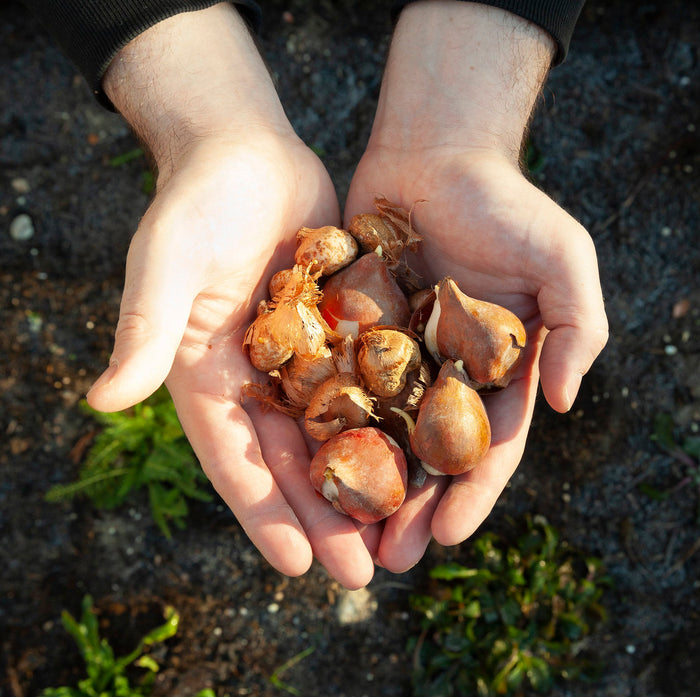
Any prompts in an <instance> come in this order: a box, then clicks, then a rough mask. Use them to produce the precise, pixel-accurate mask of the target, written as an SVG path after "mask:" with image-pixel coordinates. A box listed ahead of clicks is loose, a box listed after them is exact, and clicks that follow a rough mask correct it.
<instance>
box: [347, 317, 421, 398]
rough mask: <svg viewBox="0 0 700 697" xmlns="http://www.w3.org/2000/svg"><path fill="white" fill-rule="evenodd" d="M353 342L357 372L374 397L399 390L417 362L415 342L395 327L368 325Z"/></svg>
mask: <svg viewBox="0 0 700 697" xmlns="http://www.w3.org/2000/svg"><path fill="white" fill-rule="evenodd" d="M357 344H358V349H357V363H358V366H359V369H360V375H361V376H362V380H363V382H364V384H365V386H366V387H367V389H369V391H370V392H372V393H373V394H375V395H377V396H378V397H394V396H395V395H397V394H399V392H401V391H402V390H403V388H404V387H405V385H406V377H407V375H408V374H409V373H410V372H412V371H414V370H416V369H417V368H419V367H420V365H421V353H420V347H419V346H418V342H417V341H415V339H412V338H411V337H410V336H408V335H407V334H405V333H404V332H401V331H398V330H396V329H376V328H375V329H370V330H369V331H366V332H364V333H363V334H361V335H360V337H359V338H358V341H357Z"/></svg>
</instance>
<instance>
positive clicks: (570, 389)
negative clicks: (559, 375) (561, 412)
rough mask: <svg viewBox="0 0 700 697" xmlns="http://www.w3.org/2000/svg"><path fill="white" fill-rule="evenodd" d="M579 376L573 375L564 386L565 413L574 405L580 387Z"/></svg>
mask: <svg viewBox="0 0 700 697" xmlns="http://www.w3.org/2000/svg"><path fill="white" fill-rule="evenodd" d="M581 377H582V376H581V375H574V376H573V377H572V378H571V379H570V380H569V382H568V383H567V384H566V388H565V389H564V396H565V398H566V411H569V410H570V409H571V407H572V406H573V405H574V400H575V399H576V395H577V394H578V390H579V387H581Z"/></svg>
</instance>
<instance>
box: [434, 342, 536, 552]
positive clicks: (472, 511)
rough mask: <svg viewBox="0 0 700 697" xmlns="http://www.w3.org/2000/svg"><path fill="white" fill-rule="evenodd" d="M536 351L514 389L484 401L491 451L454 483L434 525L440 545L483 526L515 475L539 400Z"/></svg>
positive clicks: (458, 541)
mask: <svg viewBox="0 0 700 697" xmlns="http://www.w3.org/2000/svg"><path fill="white" fill-rule="evenodd" d="M537 357H538V354H537V351H536V350H534V348H533V350H532V352H531V354H530V356H529V357H528V359H527V363H526V364H525V365H524V366H522V368H521V370H520V371H519V374H518V376H517V377H516V378H515V379H514V380H513V381H512V382H511V383H510V385H509V386H508V387H507V388H506V389H504V390H503V391H502V392H499V393H497V394H494V395H490V396H488V397H487V398H486V399H485V402H486V406H487V411H488V414H489V420H490V421H491V447H490V449H489V451H488V453H487V454H486V457H485V458H484V459H483V460H482V461H481V462H480V463H479V464H478V465H477V466H476V467H475V468H474V469H473V470H471V471H469V472H467V473H466V474H462V475H459V476H457V477H453V478H452V481H451V482H450V484H449V486H448V488H447V491H446V492H445V494H444V496H443V497H442V498H441V499H440V503H439V504H438V507H437V510H436V511H435V515H434V516H433V521H432V532H433V537H434V538H435V539H436V540H437V542H439V543H440V544H442V545H446V546H449V545H455V544H459V543H460V542H463V541H464V540H466V539H467V538H468V537H469V536H470V535H472V534H473V533H474V532H475V531H476V529H477V528H478V527H479V526H480V525H481V523H483V521H484V520H485V519H486V517H487V516H488V514H489V513H490V512H491V510H492V509H493V507H494V505H495V504H496V501H497V500H498V497H499V496H500V495H501V492H502V491H503V489H504V488H505V486H506V484H507V483H508V481H509V480H510V478H511V477H512V475H513V472H515V470H516V468H517V466H518V463H519V462H520V459H521V458H522V455H523V451H524V450H525V443H526V440H527V434H528V430H529V427H530V422H531V420H532V412H533V410H534V406H535V397H536V395H537V378H538V375H537V369H536V360H537Z"/></svg>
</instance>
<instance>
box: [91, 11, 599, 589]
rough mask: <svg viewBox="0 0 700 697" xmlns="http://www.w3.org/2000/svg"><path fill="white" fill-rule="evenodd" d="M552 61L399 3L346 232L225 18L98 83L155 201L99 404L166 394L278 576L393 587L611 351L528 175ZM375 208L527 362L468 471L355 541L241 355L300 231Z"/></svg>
mask: <svg viewBox="0 0 700 697" xmlns="http://www.w3.org/2000/svg"><path fill="white" fill-rule="evenodd" d="M553 55H554V45H553V42H552V40H551V39H550V38H549V36H548V35H546V34H545V33H544V32H542V31H541V30H540V29H538V28H536V27H534V26H532V25H530V24H529V23H527V22H525V21H524V20H521V19H520V18H518V17H515V16H513V15H510V14H508V13H506V12H503V11H501V10H496V9H494V8H489V7H486V6H484V5H480V4H474V3H469V2H454V1H453V0H430V1H429V2H416V3H413V4H411V5H409V6H408V7H407V8H406V9H404V11H403V12H402V14H401V16H400V18H399V21H398V23H397V26H396V28H395V33H394V36H393V40H392V44H391V48H390V52H389V56H388V60H387V65H386V68H385V73H384V76H383V81H382V88H381V94H380V97H379V103H378V109H377V115H376V118H375V122H374V125H373V129H372V133H371V137H370V140H369V143H368V146H367V149H366V151H365V153H364V155H363V156H362V158H361V160H360V162H359V163H358V166H357V169H356V172H355V174H354V177H353V179H352V183H351V185H350V189H349V192H348V195H347V200H346V205H345V210H344V212H343V215H342V218H341V214H340V210H339V206H338V202H337V197H336V193H335V191H334V188H333V184H332V182H331V179H330V177H329V175H328V173H327V172H326V170H325V168H324V167H323V165H322V163H321V162H320V160H319V159H318V157H317V156H316V155H315V154H314V153H313V152H312V150H311V149H309V148H308V147H307V146H306V145H305V144H304V143H303V142H302V141H301V140H300V139H299V138H298V136H297V135H296V134H295V133H294V131H293V129H292V127H291V125H290V124H289V122H288V120H287V118H286V116H285V114H284V110H283V108H282V106H281V104H280V102H279V100H278V98H277V94H276V91H275V88H274V85H273V83H272V81H271V79H270V77H269V75H268V72H267V70H266V68H265V65H264V62H263V60H262V59H261V57H260V55H259V53H258V50H257V48H256V46H255V42H254V40H253V39H252V38H251V36H250V35H249V32H248V30H247V28H246V26H245V24H244V22H243V21H242V19H241V18H240V16H239V15H238V14H237V12H236V10H235V9H234V8H233V6H231V5H229V4H226V3H224V4H221V5H215V6H213V7H211V8H208V9H206V10H201V11H198V12H189V13H183V14H181V15H177V16H175V17H172V18H170V19H167V20H164V21H162V22H160V23H159V24H157V25H155V26H154V27H151V28H150V29H148V30H147V31H145V32H144V33H143V34H141V35H140V36H139V37H137V38H136V39H135V40H133V41H132V42H131V43H130V44H128V45H127V46H126V47H125V48H124V49H122V51H121V52H120V53H119V54H118V55H117V56H116V57H115V59H114V60H113V61H112V63H111V65H110V67H109V69H108V71H107V74H106V76H105V80H104V89H105V92H106V94H107V95H108V97H109V98H110V99H111V100H112V102H113V104H114V105H115V107H116V108H117V109H118V110H119V111H120V112H121V113H122V115H123V116H124V117H125V118H126V120H127V121H128V122H129V123H130V124H131V126H132V127H133V128H134V130H135V132H136V133H137V135H138V136H139V137H140V138H141V139H142V141H143V142H144V143H145V144H146V146H147V147H148V148H149V150H150V151H151V153H152V156H153V159H154V162H155V164H156V166H157V171H158V175H157V189H156V195H155V197H154V199H153V201H152V203H151V205H150V206H149V208H148V210H147V211H146V213H145V215H144V216H143V218H142V220H141V222H140V224H139V226H138V229H137V231H136V233H135V235H134V237H133V240H132V242H131V246H130V249H129V252H128V256H127V265H126V279H125V286H124V292H123V297H122V304H121V311H120V318H119V323H118V326H117V328H116V334H115V345H114V351H113V355H112V359H111V361H110V366H109V368H108V369H107V370H106V371H105V373H104V374H103V375H102V376H101V377H100V378H99V379H98V380H97V382H96V383H95V385H94V386H93V388H92V389H91V391H90V392H89V394H88V401H89V403H90V404H91V405H92V406H93V407H95V408H97V409H100V410H105V411H114V410H120V409H124V408H127V407H129V406H130V405H133V404H135V403H137V402H139V401H141V400H143V399H145V398H146V397H147V396H148V395H149V394H151V393H152V392H153V391H154V390H155V389H157V388H158V387H159V385H160V384H162V383H163V381H165V384H166V385H167V387H168V390H169V391H170V393H171V395H172V398H173V401H174V403H175V406H176V408H177V412H178V415H179V418H180V421H181V423H182V426H183V428H184V430H185V433H186V434H187V437H188V438H189V440H190V442H191V444H192V447H193V448H194V451H195V453H196V455H197V457H198V458H199V461H200V463H201V465H202V468H203V469H204V471H205V473H206V474H207V476H208V477H209V479H210V480H211V482H212V484H213V486H214V487H215V489H216V490H217V491H218V493H219V494H220V496H221V497H222V498H223V500H224V501H225V502H226V503H227V505H228V506H229V507H230V508H231V510H232V511H233V513H234V514H235V515H236V517H237V519H238V520H239V522H240V524H241V525H242V527H243V528H244V530H245V531H246V533H247V534H248V536H249V537H250V539H251V540H252V541H253V543H254V544H255V545H256V546H257V548H258V549H259V550H260V552H261V553H262V554H263V555H264V556H265V558H266V559H267V560H268V561H269V562H270V564H272V566H274V567H275V568H276V569H277V570H279V571H280V572H282V573H284V574H287V575H291V576H294V575H299V574H302V573H304V572H305V571H306V570H307V569H308V568H309V566H310V564H311V563H312V560H313V558H314V557H315V558H316V559H318V561H319V562H320V563H321V564H322V565H323V566H324V567H325V568H326V569H327V571H328V573H329V574H330V575H331V576H333V577H334V578H335V579H337V580H338V581H339V582H340V583H341V584H343V585H345V586H346V587H348V588H358V587H361V586H364V585H366V584H367V583H368V582H369V581H370V580H371V578H372V576H373V573H374V569H375V564H377V565H380V566H383V567H385V568H387V569H388V570H390V571H392V572H397V573H398V572H402V571H405V570H407V569H409V568H410V567H411V566H413V565H414V564H415V563H417V562H418V561H419V560H420V559H421V557H422V556H423V554H424V552H425V549H426V547H427V545H428V543H429V542H430V540H431V538H434V539H435V540H436V541H437V542H438V543H440V544H443V545H453V544H457V543H460V542H462V541H463V540H465V539H466V538H468V537H469V536H470V535H471V534H472V533H473V532H474V531H475V530H476V528H477V527H478V526H479V525H480V524H481V523H482V521H483V520H484V519H485V518H486V516H487V515H488V513H489V512H490V510H491V509H492V507H493V505H494V504H495V502H496V500H497V498H498V496H499V495H500V493H501V491H502V490H503V488H504V487H505V485H506V484H507V482H508V480H509V478H510V477H511V475H512V474H513V472H514V470H515V468H516V467H517V465H518V463H519V461H520V459H521V457H522V454H523V450H524V447H525V441H526V437H527V432H528V428H529V425H530V421H531V417H532V412H533V408H534V405H535V399H536V394H537V390H538V384H539V383H540V382H541V386H542V391H543V393H544V396H545V398H546V401H547V402H548V403H549V404H550V405H551V407H552V408H554V409H555V410H557V411H561V412H564V411H566V410H568V409H569V408H570V407H571V405H572V402H573V400H574V398H575V396H576V393H577V390H578V386H579V383H580V380H581V377H582V376H583V375H584V374H585V373H586V372H587V370H588V369H589V367H590V365H591V363H592V362H593V360H594V359H595V357H596V356H597V355H598V353H599V352H600V350H601V349H602V347H603V346H604V344H605V342H606V339H607V322H606V318H605V313H604V308H603V301H602V294H601V289H600V283H599V278H598V269H597V262H596V256H595V251H594V247H593V244H592V241H591V239H590V237H589V235H588V233H587V232H586V231H585V230H584V229H583V228H582V227H581V226H580V225H579V224H578V223H577V222H576V221H575V220H574V219H573V218H571V217H570V216H569V215H568V214H567V213H566V212H564V211H563V210H562V209H561V208H560V207H559V206H557V205H556V204H555V203H554V202H553V201H552V200H551V199H549V198H548V197H547V196H546V195H544V194H543V193H542V192H541V191H540V190H538V189H537V188H536V187H534V186H533V185H532V184H531V183H530V182H529V181H528V180H527V179H526V177H525V176H523V174H522V173H521V171H520V168H519V162H518V155H519V151H520V147H521V142H522V139H523V133H524V131H525V128H526V126H527V122H528V119H529V117H530V112H531V110H532V108H533V104H534V102H535V100H536V98H537V95H538V93H539V90H540V88H541V85H542V83H543V81H544V79H545V76H546V74H547V70H548V68H549V65H550V62H551V60H552V57H553ZM376 195H382V196H384V197H386V198H387V199H389V200H390V201H392V202H393V203H396V204H399V205H402V206H404V207H405V208H411V207H412V206H413V204H414V203H415V202H417V201H422V203H420V204H418V205H416V206H414V207H413V213H412V221H413V223H414V225H415V227H416V229H417V230H419V231H420V234H421V235H422V236H423V242H422V244H421V250H420V261H419V263H420V269H419V270H420V273H421V274H422V275H423V277H424V279H425V280H426V282H435V281H437V280H439V279H440V278H442V277H443V276H451V277H453V278H454V279H455V280H456V281H457V282H458V284H459V285H460V287H461V288H462V289H463V290H464V291H465V292H466V293H468V294H469V295H472V296H474V297H477V298H480V299H484V300H489V301H492V302H497V303H499V304H501V305H504V306H506V307H508V308H509V309H511V310H512V311H514V312H515V313H516V314H517V315H518V316H519V317H520V318H521V319H522V320H523V322H524V323H525V326H526V328H527V331H528V344H527V350H526V357H525V360H523V361H522V363H521V364H520V366H519V369H518V372H517V375H516V377H515V379H514V380H513V382H512V383H511V384H510V385H509V387H508V388H507V389H505V390H503V391H502V392H500V393H498V394H495V395H491V396H488V397H487V398H486V406H487V411H488V414H489V419H490V421H491V426H492V445H491V449H490V451H489V453H488V454H487V456H486V458H485V460H483V461H482V462H481V463H480V465H479V466H478V467H477V468H475V469H474V470H472V471H471V472H469V473H467V474H464V475H461V476H458V477H453V478H449V477H428V480H427V482H426V484H425V485H424V486H423V487H422V488H420V489H413V488H410V489H409V493H408V496H407V499H406V501H405V503H404V504H403V506H402V507H401V508H400V509H399V510H398V511H397V512H396V513H394V514H393V515H392V516H391V517H389V518H388V519H387V520H385V521H383V522H382V523H378V524H375V525H371V526H360V525H359V524H358V523H356V522H355V521H353V520H352V519H351V518H349V517H347V516H344V515H342V514H340V513H338V512H336V511H335V510H334V509H333V508H332V507H331V505H330V504H329V503H328V502H327V501H325V500H323V499H322V498H320V497H319V496H318V495H317V494H316V492H315V491H314V490H313V489H312V487H311V484H310V481H309V462H310V457H311V454H310V452H309V450H308V448H307V444H306V441H305V439H304V437H303V435H302V432H301V429H300V426H299V425H298V424H297V423H296V422H295V421H294V420H292V419H291V418H289V417H286V416H284V415H282V414H280V413H277V412H275V411H271V410H270V411H264V410H262V409H260V408H259V407H258V406H257V405H256V404H255V403H251V402H249V401H246V402H244V403H243V404H242V403H241V386H242V385H243V384H244V383H245V382H248V381H253V382H260V381H261V376H260V374H256V371H255V370H254V369H253V368H252V366H251V365H250V363H249V361H248V358H247V356H246V355H245V353H244V351H243V348H242V343H243V336H244V333H245V331H246V329H247V327H248V326H249V324H250V322H251V320H252V318H253V317H254V315H255V308H256V305H257V302H258V301H259V300H260V299H261V298H263V297H264V296H265V292H266V286H267V281H268V280H269V278H270V276H271V275H272V274H273V272H275V271H277V270H279V269H281V268H288V267H289V266H290V265H291V260H292V259H293V254H294V249H295V243H296V232H297V230H298V229H299V228H300V227H302V226H307V227H321V226H323V225H330V224H335V225H342V223H343V221H345V222H346V223H347V221H349V220H350V218H351V217H352V216H353V215H355V214H356V213H361V212H374V205H373V201H374V198H375V196H376Z"/></svg>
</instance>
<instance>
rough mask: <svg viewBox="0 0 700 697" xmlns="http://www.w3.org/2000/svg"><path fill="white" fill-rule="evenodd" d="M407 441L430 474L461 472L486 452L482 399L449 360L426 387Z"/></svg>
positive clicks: (487, 435) (486, 423)
mask: <svg viewBox="0 0 700 697" xmlns="http://www.w3.org/2000/svg"><path fill="white" fill-rule="evenodd" d="M410 442H411V449H412V450H413V452H414V453H415V455H416V456H417V457H418V458H420V460H421V462H422V463H423V467H424V468H425V469H426V471H428V472H429V473H430V474H451V475H457V474H464V472H468V471H469V470H471V469H473V468H474V467H475V466H476V465H477V464H478V463H479V462H480V461H481V460H482V459H483V457H484V455H486V453H487V452H488V449H489V446H490V445H491V425H490V424H489V420H488V416H487V414H486V409H485V408H484V403H483V402H482V401H481V397H480V396H479V394H478V392H476V391H475V390H473V389H472V388H471V387H469V385H468V384H467V377H466V375H465V374H464V372H463V371H462V370H460V369H459V368H458V367H456V366H455V364H454V363H453V362H452V361H449V360H448V361H445V363H443V364H442V367H441V368H440V372H439V373H438V376H437V379H436V380H435V382H434V383H433V384H432V385H431V386H430V387H429V388H428V389H427V390H426V391H425V395H424V396H423V399H422V401H421V404H420V408H419V410H418V418H417V419H416V423H415V427H414V428H413V429H412V432H411V434H410Z"/></svg>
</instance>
